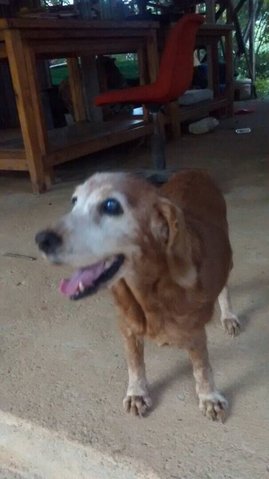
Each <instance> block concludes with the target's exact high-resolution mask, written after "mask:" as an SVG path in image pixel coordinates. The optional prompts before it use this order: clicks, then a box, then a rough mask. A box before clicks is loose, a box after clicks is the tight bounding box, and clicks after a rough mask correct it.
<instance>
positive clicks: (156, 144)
mask: <svg viewBox="0 0 269 479" xmlns="http://www.w3.org/2000/svg"><path fill="white" fill-rule="evenodd" d="M203 22H204V17H202V16H201V15H196V14H189V15H185V16H184V17H183V18H181V19H180V20H179V21H178V22H177V23H176V25H175V26H174V27H172V28H171V30H170V32H169V34H168V37H167V40H166V44H165V47H164V51H163V54H162V58H161V61H160V69H159V74H158V78H157V80H156V81H155V82H154V83H152V84H150V85H141V86H136V87H132V88H124V89H122V90H113V91H107V92H104V93H101V94H100V95H98V96H97V97H96V98H95V104H96V105H98V106H102V105H108V104H113V103H128V104H142V105H145V106H146V107H147V109H148V111H149V112H150V114H151V117H152V120H153V125H154V128H153V135H152V159H153V162H154V166H155V168H156V169H157V170H158V173H161V172H162V173H163V172H164V170H165V167H166V161H165V140H164V137H163V132H162V129H161V127H160V124H159V121H158V114H159V111H160V109H161V107H162V106H163V105H164V104H167V103H169V102H171V101H174V100H176V99H177V98H178V97H179V96H181V95H183V93H184V92H185V91H186V90H187V88H188V87H189V86H190V84H191V81H192V75H193V51H194V47H195V37H196V33H197V30H198V28H199V27H200V25H201V24H202V23H203ZM161 176H162V175H161ZM160 181H162V180H160Z"/></svg>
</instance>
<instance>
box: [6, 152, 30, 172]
mask: <svg viewBox="0 0 269 479" xmlns="http://www.w3.org/2000/svg"><path fill="white" fill-rule="evenodd" d="M0 170H6V171H7V170H8V171H10V170H12V171H28V164H27V161H26V155H25V151H24V150H19V149H6V150H5V149H1V150H0Z"/></svg>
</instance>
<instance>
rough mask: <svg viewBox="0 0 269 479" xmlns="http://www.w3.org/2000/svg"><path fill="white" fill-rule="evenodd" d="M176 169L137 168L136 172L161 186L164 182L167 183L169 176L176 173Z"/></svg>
mask: <svg viewBox="0 0 269 479" xmlns="http://www.w3.org/2000/svg"><path fill="white" fill-rule="evenodd" d="M176 171H177V170H176V169H172V168H171V169H170V168H168V169H165V170H159V169H152V170H151V169H143V170H142V169H141V170H137V171H136V172H135V173H136V175H138V176H142V177H143V178H145V179H146V180H147V181H149V182H150V183H152V184H153V185H156V186H161V185H163V184H164V183H166V182H167V181H168V180H169V178H170V177H171V176H172V175H173V174H174V173H176Z"/></svg>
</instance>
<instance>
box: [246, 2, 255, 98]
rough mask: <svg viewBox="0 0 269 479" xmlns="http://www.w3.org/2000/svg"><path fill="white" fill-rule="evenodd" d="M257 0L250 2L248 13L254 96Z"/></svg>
mask: <svg viewBox="0 0 269 479" xmlns="http://www.w3.org/2000/svg"><path fill="white" fill-rule="evenodd" d="M255 3H256V2H255V0H249V1H248V13H249V20H250V28H249V63H250V68H251V71H252V82H253V84H252V95H253V93H254V83H255V79H256V68H255V46H254V34H255V14H256V8H255V7H256V5H255Z"/></svg>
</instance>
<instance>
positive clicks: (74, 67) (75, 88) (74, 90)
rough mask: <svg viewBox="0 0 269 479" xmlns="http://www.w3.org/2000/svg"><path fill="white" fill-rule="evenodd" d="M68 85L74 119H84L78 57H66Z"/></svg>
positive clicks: (84, 112) (84, 111)
mask: <svg viewBox="0 0 269 479" xmlns="http://www.w3.org/2000/svg"><path fill="white" fill-rule="evenodd" d="M67 67H68V72H69V85H70V91H71V97H72V103H73V109H74V116H75V120H76V121H83V120H86V110H85V104H84V97H83V89H82V84H81V71H80V66H79V61H78V58H68V59H67Z"/></svg>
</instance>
